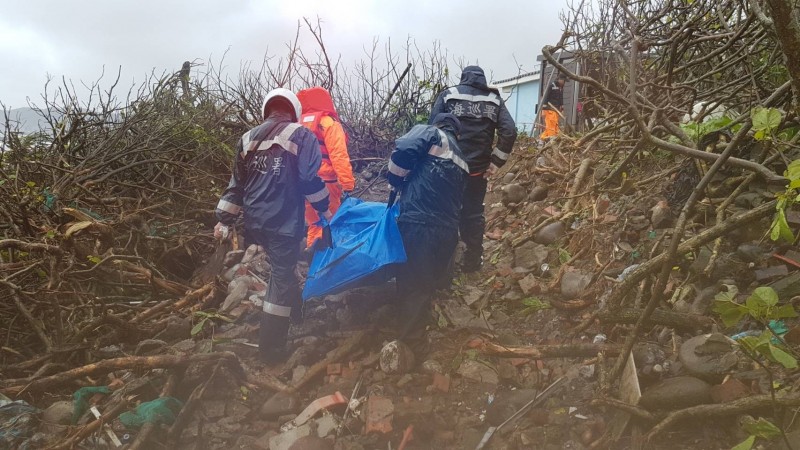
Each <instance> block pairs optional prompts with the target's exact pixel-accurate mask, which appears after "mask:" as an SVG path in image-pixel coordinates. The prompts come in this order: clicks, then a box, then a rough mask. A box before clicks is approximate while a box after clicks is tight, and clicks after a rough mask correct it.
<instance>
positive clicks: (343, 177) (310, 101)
mask: <svg viewBox="0 0 800 450" xmlns="http://www.w3.org/2000/svg"><path fill="white" fill-rule="evenodd" d="M297 97H298V98H299V99H300V104H301V105H302V107H303V113H302V116H301V117H300V123H301V124H302V125H303V126H304V127H306V128H308V129H309V130H311V131H312V132H313V133H314V135H315V136H316V137H317V140H318V141H319V147H320V150H321V151H322V165H321V166H320V168H319V172H318V173H319V176H320V178H322V181H324V182H325V184H326V186H328V192H329V193H330V211H331V212H332V213H333V214H336V210H337V209H339V205H341V204H342V198H343V197H345V196H347V195H350V193H352V191H353V189H355V185H356V180H355V178H353V167H352V166H351V165H350V155H349V154H348V153H347V135H346V134H345V132H344V129H343V128H342V124H341V122H340V121H339V115H338V114H337V113H336V108H335V107H334V106H333V99H331V94H330V93H329V92H328V91H327V90H326V89H325V88H322V87H312V88H309V89H304V90H302V91H300V92H298V93H297ZM343 194H344V195H343ZM305 215H306V223H307V224H308V235H307V236H306V247H307V248H312V246H313V245H314V242H315V241H316V240H317V239H319V238H321V237H322V227H320V226H319V225H317V223H318V222H319V215H318V214H317V211H316V210H315V209H314V208H313V207H312V206H311V204H310V203H308V202H306V213H305Z"/></svg>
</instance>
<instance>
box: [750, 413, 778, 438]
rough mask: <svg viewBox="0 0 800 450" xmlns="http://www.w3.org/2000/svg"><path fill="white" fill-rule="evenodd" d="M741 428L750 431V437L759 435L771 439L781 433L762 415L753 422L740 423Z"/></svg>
mask: <svg viewBox="0 0 800 450" xmlns="http://www.w3.org/2000/svg"><path fill="white" fill-rule="evenodd" d="M742 429H743V430H744V431H745V432H747V433H750V434H751V435H752V436H751V437H760V438H762V439H773V438H776V437H778V436H780V435H781V430H780V428H778V427H776V426H775V425H774V424H773V423H772V422H770V421H769V420H767V419H765V418H763V417H759V418H758V420H757V421H755V422H750V423H747V424H744V425H742Z"/></svg>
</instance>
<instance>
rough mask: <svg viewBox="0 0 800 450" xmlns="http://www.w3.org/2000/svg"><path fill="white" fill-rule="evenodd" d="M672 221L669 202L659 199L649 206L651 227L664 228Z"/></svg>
mask: <svg viewBox="0 0 800 450" xmlns="http://www.w3.org/2000/svg"><path fill="white" fill-rule="evenodd" d="M671 222H672V210H670V209H669V204H667V202H666V201H664V200H661V201H659V202H658V203H656V206H653V207H652V208H650V223H651V224H652V225H653V229H656V230H657V229H659V228H666V227H668V226H669V225H670V224H671Z"/></svg>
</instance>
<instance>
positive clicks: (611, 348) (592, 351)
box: [478, 341, 620, 359]
mask: <svg viewBox="0 0 800 450" xmlns="http://www.w3.org/2000/svg"><path fill="white" fill-rule="evenodd" d="M478 349H479V350H480V351H481V352H482V353H484V354H486V355H489V356H500V357H503V358H532V359H547V358H576V357H590V356H597V354H598V353H600V352H605V353H606V354H608V355H618V354H619V350H620V346H618V345H612V344H554V345H537V346H532V347H507V346H504V345H500V344H495V343H494V342H486V341H484V342H482V343H481V344H480V345H479V346H478Z"/></svg>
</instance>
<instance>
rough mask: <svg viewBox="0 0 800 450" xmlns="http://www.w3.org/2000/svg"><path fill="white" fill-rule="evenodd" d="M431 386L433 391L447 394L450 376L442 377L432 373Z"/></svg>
mask: <svg viewBox="0 0 800 450" xmlns="http://www.w3.org/2000/svg"><path fill="white" fill-rule="evenodd" d="M432 386H433V387H434V389H436V390H439V391H441V392H445V393H447V392H449V391H450V375H442V374H440V373H436V372H434V374H433V384H432Z"/></svg>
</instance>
